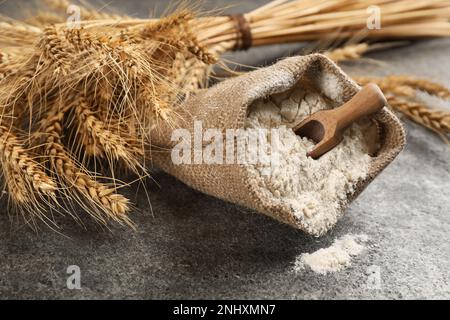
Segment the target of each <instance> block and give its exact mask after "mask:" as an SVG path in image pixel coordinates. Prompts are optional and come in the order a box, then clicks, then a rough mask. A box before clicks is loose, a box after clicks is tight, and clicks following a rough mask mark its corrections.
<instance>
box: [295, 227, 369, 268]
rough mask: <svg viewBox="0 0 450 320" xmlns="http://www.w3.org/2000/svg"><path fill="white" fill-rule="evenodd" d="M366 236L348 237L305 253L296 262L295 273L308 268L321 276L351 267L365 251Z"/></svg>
mask: <svg viewBox="0 0 450 320" xmlns="http://www.w3.org/2000/svg"><path fill="white" fill-rule="evenodd" d="M367 240H368V239H367V236H366V235H355V236H354V235H346V236H344V237H342V238H341V239H338V240H336V241H334V243H333V244H332V245H331V246H330V247H328V248H325V249H319V250H317V251H316V252H313V253H304V254H302V255H301V256H300V257H299V258H297V261H296V262H295V266H294V271H295V272H300V271H302V270H304V269H305V266H308V267H309V268H310V269H311V270H312V271H314V272H316V273H319V274H327V273H330V272H336V271H340V270H342V269H344V268H345V267H348V266H350V265H351V260H352V258H353V257H355V256H357V255H359V254H360V253H361V252H362V251H363V250H364V243H365V242H367Z"/></svg>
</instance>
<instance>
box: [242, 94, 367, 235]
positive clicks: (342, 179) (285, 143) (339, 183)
mask: <svg viewBox="0 0 450 320" xmlns="http://www.w3.org/2000/svg"><path fill="white" fill-rule="evenodd" d="M332 107H333V105H332V102H331V101H329V100H327V99H326V98H325V97H323V96H322V95H321V94H320V93H318V92H315V91H314V90H313V89H311V88H308V89H306V90H305V89H303V88H300V87H296V88H294V89H293V90H291V91H288V92H285V93H280V94H276V95H273V96H271V97H269V98H267V99H260V100H257V101H255V102H254V103H253V104H252V105H251V106H250V108H249V114H248V116H247V122H246V128H248V129H255V128H277V129H278V130H277V132H278V136H279V145H278V146H277V151H278V154H279V160H278V163H277V164H276V165H273V164H272V163H269V164H256V165H249V166H248V170H249V173H250V175H251V176H252V177H253V178H254V179H255V180H256V181H257V183H258V186H259V187H260V190H261V193H263V194H265V195H266V197H268V198H269V199H271V202H272V203H276V204H279V205H282V206H285V207H288V208H289V210H290V211H291V212H292V213H293V215H294V216H295V217H296V218H297V219H299V220H301V221H302V225H303V226H304V227H305V229H307V231H308V232H309V233H311V234H314V235H321V234H323V233H325V232H326V231H328V230H329V229H330V228H331V227H332V226H334V225H335V224H336V222H337V219H338V218H339V216H340V215H341V214H342V206H343V205H345V204H346V200H347V198H348V195H350V194H352V193H353V192H354V191H355V186H356V185H357V183H358V182H360V181H362V180H364V179H365V178H366V176H367V173H368V171H369V165H370V162H371V157H370V156H369V147H368V142H367V139H366V136H365V129H366V128H365V127H364V126H363V125H361V124H356V123H355V124H353V125H352V126H351V127H350V128H349V129H348V130H347V131H346V132H345V134H344V139H343V141H342V142H341V143H340V144H339V145H338V146H337V147H335V148H334V149H333V150H331V151H330V152H328V153H326V154H325V155H324V156H322V157H321V158H319V159H318V160H314V159H312V158H311V157H308V156H307V153H308V151H311V150H312V149H313V148H314V143H313V142H312V141H310V140H308V139H306V138H301V137H299V136H297V135H296V134H295V132H294V131H293V129H292V128H293V127H295V126H296V125H297V124H299V123H300V122H301V121H302V120H303V119H305V118H306V117H307V116H309V115H311V114H312V113H315V112H317V111H319V110H323V109H330V108H332ZM249 131H250V130H249ZM266 132H267V137H266V139H267V140H269V141H270V130H267V131H266Z"/></svg>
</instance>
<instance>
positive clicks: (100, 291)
mask: <svg viewBox="0 0 450 320" xmlns="http://www.w3.org/2000/svg"><path fill="white" fill-rule="evenodd" d="M160 2H161V3H162V1H160ZM257 2H258V1H253V2H252V3H251V2H250V1H247V2H246V5H245V6H246V7H245V8H244V9H243V10H247V9H249V8H250V7H252V6H254V5H255V4H256V3H257ZM259 2H261V1H259ZM143 3H144V2H140V1H137V0H136V1H126V2H125V1H123V2H119V1H117V7H123V8H124V9H127V10H128V11H129V12H130V13H134V12H142V9H143V8H144V9H145V10H147V8H149V7H151V4H148V3H145V6H144V4H143ZM220 3H223V2H213V3H209V2H208V4H209V5H211V6H212V7H213V6H215V5H218V4H220ZM11 6H12V5H11V2H8V1H6V3H3V4H2V5H0V8H1V9H0V10H3V12H5V11H7V10H8V8H9V7H11ZM125 6H126V7H125ZM235 11H237V10H235ZM292 48H293V47H289V48H287V49H286V48H281V49H280V48H275V49H273V48H272V49H268V51H267V50H265V49H259V50H255V51H253V53H254V54H255V55H257V56H258V57H259V58H261V59H260V60H259V61H260V62H261V63H268V62H270V61H271V60H272V59H273V57H275V56H278V55H280V53H283V54H284V55H286V54H289V53H293V52H295V51H293V50H294V49H292ZM289 51H290V52H289ZM254 57H255V56H254V55H253V56H252V59H253V61H255V60H254ZM370 57H371V58H374V59H377V60H378V61H379V62H380V61H381V62H382V63H377V64H373V63H372V64H367V63H360V62H358V63H356V64H351V65H346V66H344V67H345V69H346V70H347V71H348V72H349V73H351V74H364V75H368V74H372V75H387V74H398V73H401V74H413V75H419V76H426V77H428V78H431V79H434V80H439V81H441V82H443V83H446V84H447V85H448V86H450V79H449V75H450V41H449V40H433V41H424V42H418V43H416V44H413V45H411V46H409V47H405V48H399V49H395V50H390V51H383V52H378V53H376V54H372V55H371V56H370ZM239 58H242V59H245V57H243V56H242V55H240V57H239ZM241 61H242V60H241ZM406 128H407V130H408V146H407V147H406V150H405V151H404V152H403V153H402V154H401V155H400V156H399V157H398V159H397V160H396V161H395V162H394V163H393V164H392V165H391V166H389V167H388V168H387V169H386V170H385V171H384V172H383V173H382V174H381V175H380V176H379V177H378V178H377V179H376V180H375V181H374V182H373V183H372V184H371V185H370V186H369V187H368V188H367V190H366V191H365V192H364V193H363V194H362V195H361V196H360V197H359V198H358V199H357V200H356V201H355V202H354V203H353V205H352V206H351V207H350V209H349V210H348V212H347V214H346V215H345V216H344V218H343V219H342V220H341V221H340V222H339V223H338V224H337V226H336V227H335V228H334V229H333V230H332V231H331V232H330V233H328V234H327V235H326V236H324V237H322V238H319V239H317V238H313V237H310V236H307V235H305V234H304V233H302V232H300V231H297V230H294V229H292V228H290V227H288V226H285V225H282V224H280V223H278V222H276V221H274V220H272V219H270V218H268V217H265V216H263V215H260V214H257V213H255V212H253V211H250V210H247V209H244V208H242V207H239V206H236V205H232V204H228V203H224V202H222V201H220V200H217V199H214V198H211V197H208V196H206V195H203V194H200V193H198V192H196V191H194V190H192V189H190V188H188V187H187V186H185V185H183V184H182V183H180V182H178V181H177V180H175V179H174V178H172V177H170V176H168V175H165V174H163V173H159V172H155V173H154V175H153V178H154V180H156V181H157V182H158V184H156V183H154V182H152V181H148V182H147V183H146V188H147V190H148V192H149V195H150V200H151V206H152V207H151V208H149V206H148V203H147V201H146V198H145V193H144V192H143V190H142V188H141V189H136V190H129V196H131V197H132V198H133V199H136V203H137V206H138V210H137V212H136V213H133V214H132V218H133V219H134V221H135V222H136V223H137V224H138V230H137V231H132V230H128V229H120V228H115V229H113V230H112V231H107V230H101V229H99V228H98V227H97V226H95V225H93V224H89V222H87V226H86V228H81V227H80V226H77V225H74V223H73V222H72V221H71V220H70V219H69V218H66V219H60V224H61V227H62V230H61V232H62V234H63V235H61V234H58V233H56V232H54V231H51V230H48V229H46V228H41V230H40V231H39V232H38V233H35V232H33V231H31V230H30V229H29V228H27V227H25V226H23V225H21V224H18V223H15V222H13V223H11V219H10V218H9V217H8V215H7V212H4V210H2V212H1V214H0V257H1V259H0V298H2V299H11V298H37V299H53V298H74V299H87V298H95V299H100V298H146V299H151V298H163V299H164V298H192V299H196V298H273V299H281V298H283V299H284V298H286V299H309V298H311V299H336V298H346V299H347V298H349V299H354V298H369V299H372V298H397V299H405V298H450V236H449V235H450V148H449V147H448V146H446V145H445V144H444V143H442V141H441V140H440V139H439V138H438V137H436V136H435V135H433V134H431V133H429V132H427V131H426V130H424V129H423V128H421V127H419V126H417V125H414V124H411V123H409V122H407V123H406ZM86 221H88V220H87V219H86ZM346 234H367V235H368V237H369V247H368V248H367V250H366V251H365V252H364V253H363V254H362V255H360V256H358V257H357V258H356V259H354V261H353V264H352V266H351V267H349V268H347V269H345V270H343V271H341V272H337V273H333V274H328V275H318V274H315V273H313V272H311V271H308V270H305V271H303V272H300V273H294V272H292V268H293V265H294V262H295V259H296V257H297V256H298V255H300V254H301V253H304V252H313V251H315V250H317V249H319V248H323V247H327V246H329V245H330V244H331V243H332V242H333V241H334V240H335V239H336V238H339V237H341V236H343V235H346ZM69 265H77V266H79V267H80V269H81V275H82V276H81V290H69V289H67V287H66V279H67V277H68V274H67V273H66V271H67V267H68V266H69ZM372 270H377V271H379V275H380V280H381V283H380V286H378V287H372V286H368V285H367V283H368V279H369V277H368V276H369V273H370V272H371V271H372Z"/></svg>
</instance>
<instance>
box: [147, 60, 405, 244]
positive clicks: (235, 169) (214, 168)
mask: <svg viewBox="0 0 450 320" xmlns="http://www.w3.org/2000/svg"><path fill="white" fill-rule="evenodd" d="M304 81H308V82H309V83H310V84H313V86H314V87H315V88H316V89H317V90H318V91H319V92H321V93H322V94H323V95H324V96H326V97H327V98H329V99H330V100H332V101H334V102H336V105H340V104H343V103H344V102H346V101H348V100H349V99H351V98H352V97H353V96H354V95H355V94H356V93H357V92H358V91H359V90H360V87H359V86H358V85H357V84H356V83H355V82H354V81H352V80H351V79H350V78H349V77H348V76H347V75H346V74H345V73H344V72H343V71H342V70H341V69H340V68H339V67H338V66H336V65H335V64H334V63H333V62H332V61H331V60H329V59H328V58H326V57H325V56H323V55H320V54H314V55H309V56H299V57H293V58H288V59H285V60H282V61H280V62H278V63H276V64H274V65H273V66H270V67H267V68H263V69H259V70H257V71H254V72H250V73H247V74H245V75H242V76H239V77H236V78H231V79H228V80H226V81H223V82H221V83H219V84H217V85H215V86H214V87H212V88H210V89H208V90H204V91H201V92H199V93H198V94H196V95H195V96H192V97H190V98H189V99H188V101H187V102H186V103H185V104H184V105H183V106H182V108H181V109H180V110H177V112H178V113H179V114H180V115H181V116H182V117H183V118H184V121H183V123H182V124H181V127H183V128H186V129H188V130H190V131H191V132H192V131H193V122H194V121H195V120H197V121H202V124H203V128H204V129H206V128H221V129H223V130H225V129H239V128H243V127H244V123H245V119H246V116H247V108H248V107H249V106H250V105H251V103H252V102H253V101H255V100H256V99H259V98H262V97H267V96H270V95H272V94H276V93H280V92H284V91H287V90H289V89H291V88H292V87H293V86H295V85H301V83H302V82H304ZM374 119H375V121H376V123H377V127H378V129H379V130H378V131H379V144H380V147H379V149H378V152H377V153H376V155H375V157H373V160H372V162H371V165H370V170H369V174H368V177H367V179H365V180H364V181H360V182H359V183H358V185H357V188H356V191H355V192H354V193H352V194H348V195H347V201H344V202H343V203H340V204H339V205H340V208H341V210H340V216H341V215H342V214H343V213H344V211H345V209H346V207H347V206H348V204H349V203H350V202H351V201H352V200H353V199H355V198H356V197H357V196H358V195H359V194H360V193H361V192H362V191H363V190H364V188H365V187H366V186H367V185H368V184H369V183H370V182H371V181H372V180H373V179H374V178H375V177H376V176H377V175H378V174H379V173H380V172H381V171H382V170H383V169H384V168H385V167H386V166H387V165H388V164H389V163H391V162H392V161H393V160H394V158H395V157H396V156H397V154H398V153H399V152H400V151H401V150H402V148H403V147H404V145H405V132H404V129H403V127H402V125H401V123H400V121H399V120H398V119H397V117H396V116H395V115H394V114H392V113H391V112H390V111H389V110H388V109H387V108H384V109H383V110H382V111H380V112H379V113H378V114H376V115H375V117H374ZM171 130H172V129H170V128H160V130H159V131H158V133H155V134H154V141H153V143H154V145H155V148H153V152H152V158H153V162H154V164H155V165H156V166H158V167H159V168H161V169H162V170H164V171H165V172H167V173H169V174H171V175H173V176H175V177H176V178H178V179H179V180H181V181H182V182H184V183H185V184H187V185H188V186H190V187H192V188H194V189H196V190H199V191H201V192H204V193H206V194H209V195H212V196H214V197H217V198H220V199H223V200H226V201H229V202H232V203H237V204H240V205H242V206H245V207H248V208H251V209H254V210H256V211H258V212H261V213H265V214H267V215H269V216H271V217H273V218H275V219H277V220H279V221H281V222H284V223H287V224H289V225H291V226H293V227H295V228H299V229H302V230H304V231H306V232H307V233H310V234H312V235H316V236H319V235H322V234H324V233H325V232H327V231H328V230H329V229H330V228H332V227H333V225H334V224H335V221H323V223H318V224H317V223H315V224H314V225H310V224H309V223H308V222H307V221H306V220H305V219H302V218H298V217H296V216H295V215H294V214H293V212H292V209H291V208H290V207H289V206H288V205H283V204H280V203H274V202H273V201H272V200H271V199H268V198H267V196H266V195H264V194H263V193H262V192H261V190H260V189H259V188H258V186H257V183H256V181H254V180H253V178H251V176H250V175H249V173H248V169H247V168H246V166H245V165H241V164H232V165H227V164H224V165H208V164H189V165H174V164H173V162H172V160H171V154H170V153H171V148H172V146H173V145H174V144H175V143H174V142H171V141H170V140H171Z"/></svg>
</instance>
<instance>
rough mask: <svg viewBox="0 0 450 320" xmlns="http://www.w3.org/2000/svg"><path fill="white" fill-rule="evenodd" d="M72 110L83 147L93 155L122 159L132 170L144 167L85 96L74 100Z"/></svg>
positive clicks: (116, 159) (140, 169)
mask: <svg viewBox="0 0 450 320" xmlns="http://www.w3.org/2000/svg"><path fill="white" fill-rule="evenodd" d="M74 110H75V114H76V119H77V120H78V134H77V136H79V137H80V138H81V141H85V148H86V150H87V152H88V153H90V154H91V155H93V156H97V157H103V156H106V157H107V158H108V159H109V162H110V163H112V162H113V161H122V162H123V163H124V164H125V165H126V166H127V167H128V168H129V169H131V170H132V171H133V172H135V173H138V172H140V171H142V170H144V171H145V169H144V168H143V167H142V166H141V164H140V162H139V160H138V158H137V155H136V154H133V151H134V149H133V148H132V147H131V146H129V145H128V143H127V142H126V140H125V139H123V138H122V137H121V136H120V135H118V134H116V133H114V132H112V131H111V130H109V126H107V125H106V124H105V123H104V122H103V121H101V120H99V118H97V117H96V116H95V114H94V112H93V111H92V110H91V108H90V107H89V104H88V102H87V100H86V98H85V97H83V96H81V97H79V98H78V99H76V100H75V103H74Z"/></svg>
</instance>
